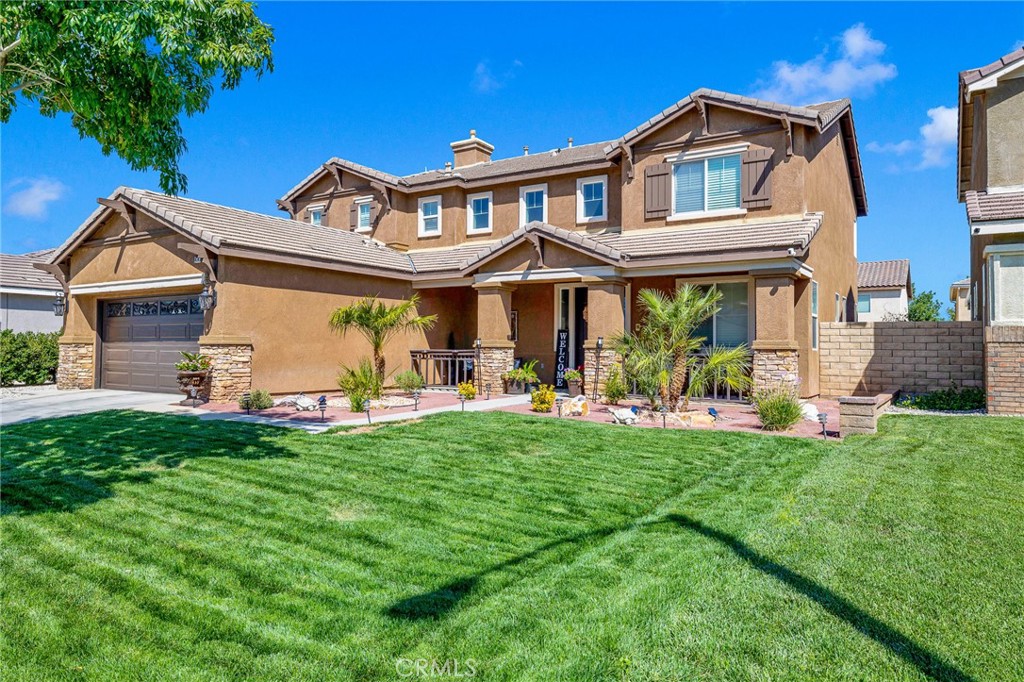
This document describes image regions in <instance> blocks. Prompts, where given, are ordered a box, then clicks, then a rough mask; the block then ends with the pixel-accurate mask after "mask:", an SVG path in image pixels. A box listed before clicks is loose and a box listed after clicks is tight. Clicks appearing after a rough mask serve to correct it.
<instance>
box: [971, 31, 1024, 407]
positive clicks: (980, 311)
mask: <svg viewBox="0 0 1024 682" xmlns="http://www.w3.org/2000/svg"><path fill="white" fill-rule="evenodd" d="M959 115H960V129H959V136H958V145H957V161H958V163H957V189H958V193H959V199H960V201H962V202H964V203H965V204H966V206H967V222H968V226H969V229H970V246H971V277H970V282H971V293H970V309H971V314H972V315H973V317H974V319H975V320H981V321H982V322H984V324H985V367H986V381H985V384H986V388H987V391H988V409H989V411H990V412H1013V413H1022V414H1024V369H1022V368H1024V48H1019V49H1017V50H1015V51H1013V52H1011V53H1010V54H1008V55H1006V56H1005V57H1002V58H1001V59H999V60H998V61H996V62H993V63H992V64H989V65H987V66H983V67H981V68H978V69H970V70H968V71H963V72H961V73H960V96H959Z"/></svg>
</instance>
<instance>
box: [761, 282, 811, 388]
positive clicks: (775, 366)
mask: <svg viewBox="0 0 1024 682" xmlns="http://www.w3.org/2000/svg"><path fill="white" fill-rule="evenodd" d="M795 292H796V290H795V281H794V279H793V278H792V277H789V276H785V275H770V276H765V277H755V278H754V342H753V344H751V346H752V350H753V352H754V358H753V371H752V377H751V378H752V379H753V383H754V390H755V391H757V390H760V389H763V388H766V387H769V386H779V385H787V384H788V385H791V386H794V387H798V386H799V384H800V352H799V346H798V345H797V342H796V328H795V319H796V314H795V313H796V310H795V302H796V296H795Z"/></svg>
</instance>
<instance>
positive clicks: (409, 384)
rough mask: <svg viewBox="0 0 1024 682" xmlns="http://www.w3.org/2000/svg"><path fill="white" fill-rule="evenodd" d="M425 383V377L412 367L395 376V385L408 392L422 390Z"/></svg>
mask: <svg viewBox="0 0 1024 682" xmlns="http://www.w3.org/2000/svg"><path fill="white" fill-rule="evenodd" d="M423 383H424V382H423V377H421V376H420V375H419V373H418V372H414V371H412V370H411V369H410V370H407V371H405V372H401V373H399V374H398V375H396V376H395V386H398V387H399V388H400V389H402V390H403V391H405V392H406V393H412V392H413V391H419V390H422V388H423Z"/></svg>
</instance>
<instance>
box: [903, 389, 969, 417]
mask: <svg viewBox="0 0 1024 682" xmlns="http://www.w3.org/2000/svg"><path fill="white" fill-rule="evenodd" d="M985 405H986V400H985V391H984V390H982V389H980V388H962V389H959V390H958V389H957V387H956V384H954V385H952V386H950V387H949V388H947V389H944V390H942V391H934V392H932V393H921V394H918V395H907V396H900V397H899V398H897V399H896V406H897V407H907V408H910V409H912V410H935V411H939V412H963V411H967V410H981V409H984V408H985Z"/></svg>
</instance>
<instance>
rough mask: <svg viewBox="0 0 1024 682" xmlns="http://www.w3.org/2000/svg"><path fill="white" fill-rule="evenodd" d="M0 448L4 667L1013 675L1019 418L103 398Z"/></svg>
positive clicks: (143, 675)
mask: <svg viewBox="0 0 1024 682" xmlns="http://www.w3.org/2000/svg"><path fill="white" fill-rule="evenodd" d="M2 446H3V471H2V498H3V519H2V532H3V536H2V549H0V561H2V564H0V570H2V588H0V618H2V630H0V635H2V639H0V655H2V664H3V670H4V673H3V678H4V679H5V680H55V679H68V680H74V679H93V680H104V681H107V680H121V679H123V680H169V679H175V680H189V679H203V680H216V679H237V680H249V679H281V680H285V679H287V680H295V679H303V680H378V679H381V680H389V679H423V678H419V677H416V676H415V675H413V676H409V677H399V674H398V673H399V670H398V669H396V661H397V660H398V659H417V658H424V659H435V660H437V661H438V663H439V664H443V663H444V661H446V660H447V661H455V660H457V661H459V662H460V665H461V666H462V668H461V670H460V672H461V673H462V674H465V673H466V671H467V665H472V666H473V668H474V669H475V671H476V676H475V678H474V679H481V680H513V679H516V680H520V679H521V680H566V681H571V682H582V681H585V680H644V681H647V680H673V681H675V680H717V679H735V680H750V679H758V680H779V679H806V680H830V679H834V680H849V679H879V680H917V679H943V680H1009V679H1022V678H1024V656H1022V655H1021V651H1022V649H1024V596H1022V595H1024V421H1022V420H1020V419H986V418H968V417H960V418H939V417H921V416H913V417H887V418H885V419H883V420H882V429H881V433H880V434H879V435H878V436H877V437H871V438H866V437H861V438H852V439H850V440H848V441H847V442H846V443H843V444H838V443H831V442H830V443H822V442H821V441H809V440H798V439H790V438H784V437H770V436H756V435H747V434H736V433H732V434H727V433H716V432H690V433H686V432H663V431H659V430H655V429H627V428H624V427H622V428H619V427H609V426H601V425H596V424H581V423H573V422H569V421H568V420H565V421H560V420H555V419H534V418H530V417H522V416H516V415H510V414H458V413H449V414H444V415H439V416H436V417H433V418H429V419H426V420H424V421H422V422H419V423H414V424H407V425H397V426H387V427H383V428H380V429H379V430H377V431H374V432H372V433H368V434H358V435H338V434H323V435H319V436H310V435H307V434H304V433H301V432H295V431H286V430H277V429H271V428H260V427H253V426H248V425H243V424H229V423H218V422H204V423H200V422H197V421H194V420H191V419H188V418H176V417H167V416H158V415H151V414H141V413H132V412H117V413H102V414H97V415H91V416H85V417H75V418H68V419H59V420H51V421H45V422H37V423H33V424H24V425H19V426H13V427H9V428H5V429H4V431H3V434H2ZM470 659H471V660H470ZM402 665H404V664H402ZM409 671H410V670H409V669H408V668H406V669H404V672H406V673H407V672H409ZM449 672H454V669H453V668H449ZM434 679H439V678H434ZM449 679H454V678H449ZM463 679H465V678H463Z"/></svg>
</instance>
